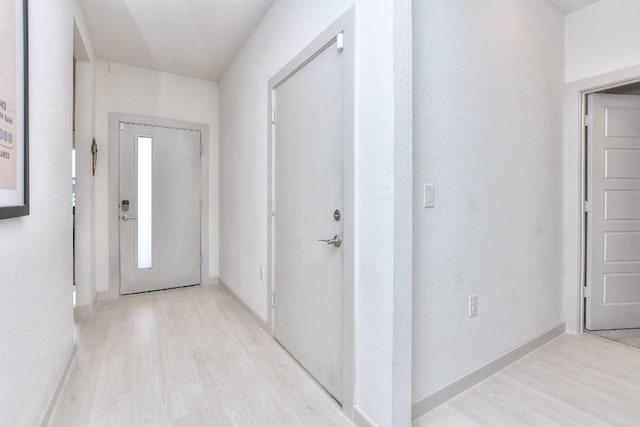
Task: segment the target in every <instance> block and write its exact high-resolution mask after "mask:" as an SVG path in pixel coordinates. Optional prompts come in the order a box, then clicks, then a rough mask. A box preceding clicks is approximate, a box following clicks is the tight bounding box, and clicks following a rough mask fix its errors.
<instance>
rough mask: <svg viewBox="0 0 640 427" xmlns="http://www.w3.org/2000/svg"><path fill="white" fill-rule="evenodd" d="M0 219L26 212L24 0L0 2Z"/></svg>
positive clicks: (27, 156)
mask: <svg viewBox="0 0 640 427" xmlns="http://www.w3.org/2000/svg"><path fill="white" fill-rule="evenodd" d="M0 52H2V61H0V219H3V218H12V217H17V216H24V215H29V132H28V131H29V121H28V115H29V105H28V99H29V91H28V76H29V72H28V54H27V0H2V1H0Z"/></svg>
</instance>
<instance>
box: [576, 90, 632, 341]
mask: <svg viewBox="0 0 640 427" xmlns="http://www.w3.org/2000/svg"><path fill="white" fill-rule="evenodd" d="M588 109H589V115H590V117H591V119H590V120H591V123H590V124H589V126H588V134H587V144H588V151H587V153H588V165H587V170H588V174H587V175H588V180H587V194H588V197H587V198H588V201H589V202H590V205H591V207H590V210H591V212H588V213H587V242H588V243H587V245H588V247H587V287H588V292H587V306H586V327H587V329H589V330H598V329H622V328H639V327H640V96H634V95H605V94H595V95H589V99H588ZM587 210H589V209H587ZM589 294H590V295H589Z"/></svg>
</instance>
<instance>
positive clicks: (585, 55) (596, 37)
mask: <svg viewBox="0 0 640 427" xmlns="http://www.w3.org/2000/svg"><path fill="white" fill-rule="evenodd" d="M638 17H640V2H638V1H637V0H600V1H599V2H597V3H594V4H592V5H590V6H588V7H585V8H583V9H580V10H577V11H575V12H573V13H570V14H569V15H567V16H566V18H565V80H566V81H567V82H573V81H577V80H582V79H585V78H587V77H593V76H596V75H599V74H604V73H608V72H611V71H615V70H620V69H623V68H627V67H631V66H634V65H638V64H640V49H638V40H639V39H640V25H638Z"/></svg>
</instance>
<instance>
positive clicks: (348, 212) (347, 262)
mask: <svg viewBox="0 0 640 427" xmlns="http://www.w3.org/2000/svg"><path fill="white" fill-rule="evenodd" d="M354 22H355V9H354V7H353V6H352V7H351V8H349V9H348V10H347V11H346V12H345V13H344V14H342V15H341V16H340V17H339V18H338V19H337V20H336V21H334V22H333V23H332V24H331V25H329V26H328V27H327V28H326V29H325V30H324V31H323V32H322V33H321V34H320V35H319V36H318V37H316V38H315V39H314V40H313V41H312V42H311V43H310V44H309V45H307V47H305V48H304V49H303V50H302V51H301V52H300V53H299V54H297V55H296V56H295V57H294V58H293V59H292V60H291V61H289V62H288V63H287V64H286V65H285V66H284V67H282V69H281V70H280V71H278V72H277V73H276V74H275V75H274V76H273V77H272V78H271V79H269V83H268V91H269V93H268V105H267V120H268V121H267V123H269V145H268V158H269V164H268V198H267V201H268V203H267V209H266V211H267V224H268V227H267V233H268V234H267V242H268V248H267V266H268V272H267V307H269V309H268V310H267V312H268V314H267V332H268V333H269V334H270V335H271V337H273V335H274V327H275V324H274V306H273V304H272V295H273V292H275V283H274V262H275V259H274V244H273V243H274V234H273V229H274V218H273V215H272V210H273V199H274V195H275V179H274V174H275V169H274V156H275V149H274V148H275V147H274V143H275V141H274V126H273V121H272V111H273V108H274V99H273V98H274V97H273V94H274V91H275V90H276V89H277V88H278V86H280V85H281V84H282V83H284V82H285V81H286V80H287V79H288V78H289V77H291V76H292V75H293V74H294V73H295V72H297V71H298V70H300V69H301V68H302V67H304V66H305V65H306V64H307V63H309V62H310V61H311V60H313V58H315V57H316V56H317V55H318V54H319V53H320V52H322V51H323V50H324V48H326V47H327V46H328V45H330V44H333V43H334V42H335V41H336V37H337V35H338V34H339V33H342V34H343V40H344V47H343V50H342V54H343V55H344V80H343V87H344V98H343V105H344V116H343V123H344V129H343V154H344V166H343V167H344V183H343V185H344V205H343V206H344V215H343V218H344V229H343V236H344V244H343V294H342V304H343V307H342V319H343V320H342V410H343V412H344V413H345V414H346V415H347V416H348V417H349V418H350V419H352V418H353V403H354V399H353V397H354V396H353V392H354V382H355V375H354V374H355V370H354V364H355V343H354V338H355V331H354V327H355V323H354V311H355V310H354V258H355V256H354V253H355V251H354V242H355V232H354V218H355V215H354V206H355V203H354V190H355V176H354V168H355V154H354V145H355V56H354V53H355V28H354V27H355V25H354Z"/></svg>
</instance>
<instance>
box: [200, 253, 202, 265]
mask: <svg viewBox="0 0 640 427" xmlns="http://www.w3.org/2000/svg"><path fill="white" fill-rule="evenodd" d="M200 265H202V255H200Z"/></svg>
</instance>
